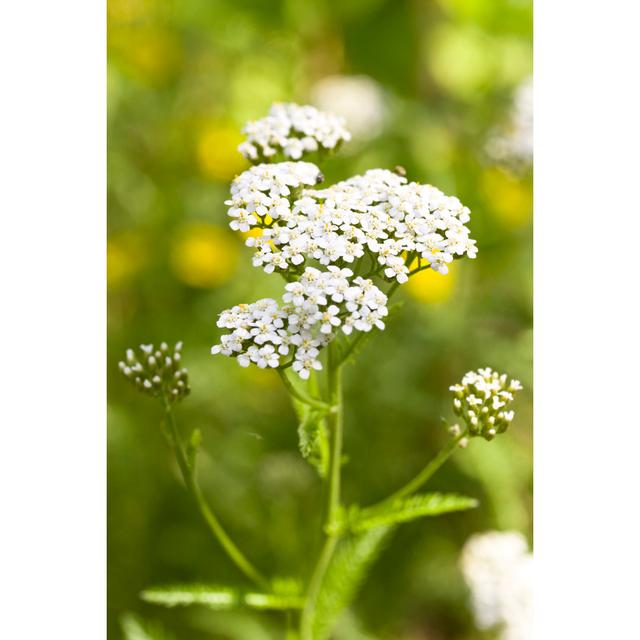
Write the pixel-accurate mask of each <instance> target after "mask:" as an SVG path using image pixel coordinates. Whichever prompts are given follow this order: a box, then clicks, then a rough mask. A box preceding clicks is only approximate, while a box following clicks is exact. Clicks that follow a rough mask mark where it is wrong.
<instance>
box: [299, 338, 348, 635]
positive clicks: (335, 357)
mask: <svg viewBox="0 0 640 640" xmlns="http://www.w3.org/2000/svg"><path fill="white" fill-rule="evenodd" d="M342 361H343V359H341V358H340V357H339V354H338V352H337V348H336V345H334V344H331V345H329V363H328V387H329V389H328V390H329V402H330V403H331V405H333V406H334V407H335V410H334V411H332V412H331V413H330V414H329V416H328V424H329V433H330V435H331V457H330V461H329V495H328V500H327V524H326V525H325V529H324V531H325V535H326V539H325V542H324V546H323V547H322V551H321V552H320V557H319V558H318V561H317V563H316V566H315V568H314V570H313V574H312V576H311V580H310V581H309V586H308V589H307V596H306V599H305V604H304V608H303V610H302V617H301V622H300V625H301V638H302V640H312V638H313V623H314V616H315V608H316V604H317V601H318V595H319V593H320V588H321V587H322V581H323V579H324V576H325V573H326V572H327V569H328V567H329V563H330V562H331V558H332V557H333V553H334V551H335V549H336V546H337V544H338V541H339V538H340V534H339V533H338V529H337V527H336V526H335V524H336V520H337V518H338V516H339V512H340V485H341V467H342V432H343V422H344V420H343V400H342V367H341V364H342Z"/></svg>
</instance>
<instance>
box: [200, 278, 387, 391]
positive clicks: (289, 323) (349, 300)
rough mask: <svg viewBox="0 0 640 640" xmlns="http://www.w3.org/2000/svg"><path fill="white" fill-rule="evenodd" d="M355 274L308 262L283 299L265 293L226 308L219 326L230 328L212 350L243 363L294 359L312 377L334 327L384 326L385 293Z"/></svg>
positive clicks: (295, 367) (276, 363) (267, 364)
mask: <svg viewBox="0 0 640 640" xmlns="http://www.w3.org/2000/svg"><path fill="white" fill-rule="evenodd" d="M352 278H353V272H352V271H351V270H350V269H339V268H338V267H335V266H330V267H329V268H328V270H327V271H320V270H318V269H315V268H314V267H307V269H305V271H304V273H303V274H302V276H301V277H300V279H299V280H297V281H296V282H290V283H288V284H287V285H286V287H285V293H284V295H283V296H282V301H283V304H281V305H280V304H278V303H277V302H276V301H275V300H273V299H271V298H265V299H263V300H258V301H257V302H254V303H253V304H241V305H237V306H235V307H233V308H232V309H229V310H227V311H224V312H222V313H221V314H220V317H219V319H218V327H221V328H224V329H229V330H230V333H228V334H225V335H223V336H222V337H221V339H220V344H218V345H215V346H214V347H212V349H211V353H212V354H214V355H215V354H218V353H220V354H223V355H226V356H235V357H236V358H237V360H238V363H239V364H240V365H241V366H243V367H247V366H249V365H250V364H251V363H254V364H256V365H258V367H260V368H263V369H264V368H267V367H272V368H276V367H280V366H283V365H284V364H289V363H290V364H291V367H292V369H293V370H294V371H295V372H296V373H297V374H298V375H299V376H300V377H301V378H302V379H303V380H306V379H308V378H309V375H310V373H311V371H313V370H319V369H322V364H321V362H320V360H319V355H320V351H321V350H322V348H323V347H325V346H327V345H328V344H329V342H331V340H333V339H334V338H335V336H336V331H338V330H341V331H342V332H343V333H344V334H346V335H349V334H350V333H351V332H352V331H353V330H354V329H355V330H356V331H365V332H366V331H371V329H373V327H377V328H379V329H384V326H385V325H384V321H383V318H384V317H385V316H386V315H387V313H388V310H387V307H386V303H387V296H386V295H385V294H384V293H383V292H382V291H380V289H378V287H376V286H375V285H374V284H373V282H371V280H365V279H364V278H361V277H356V278H353V279H352Z"/></svg>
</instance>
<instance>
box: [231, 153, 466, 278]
mask: <svg viewBox="0 0 640 640" xmlns="http://www.w3.org/2000/svg"><path fill="white" fill-rule="evenodd" d="M284 164H287V170H288V171H292V170H293V169H292V168H291V166H292V165H293V166H295V165H296V163H284ZM297 164H298V165H300V164H305V165H307V163H297ZM269 166H272V167H274V168H275V167H279V166H280V165H261V166H260V167H257V168H261V167H269ZM310 166H312V167H313V166H314V165H310ZM306 171H308V175H309V178H310V177H311V175H312V172H311V170H310V169H307V170H306ZM243 176H244V174H243ZM243 176H240V177H239V178H238V179H237V181H236V183H237V184H236V183H234V185H233V186H232V195H234V193H238V194H240V192H241V195H239V196H238V195H234V197H233V199H232V200H229V201H227V204H230V205H231V208H230V210H229V215H230V216H231V217H232V218H233V221H232V222H231V228H232V229H240V230H248V229H249V227H252V226H258V227H259V228H261V229H263V231H262V235H260V236H258V237H250V238H248V239H247V241H246V244H247V246H249V247H252V248H253V249H254V257H253V264H254V266H258V267H262V268H263V269H264V270H265V271H266V272H268V273H272V272H273V271H274V270H281V271H284V270H288V269H295V268H296V267H297V266H298V265H300V264H302V263H303V262H304V261H306V260H316V261H318V262H319V263H320V264H321V265H329V264H344V263H347V264H352V263H354V262H356V261H357V260H359V259H360V258H362V257H363V256H365V254H368V255H369V256H370V257H371V261H372V262H373V265H374V266H373V268H372V269H370V271H371V273H370V275H374V274H375V275H379V276H381V277H382V278H385V279H386V280H388V281H397V282H398V283H400V284H402V283H404V282H406V281H407V280H408V278H409V274H410V266H411V264H412V263H413V262H414V261H417V266H418V267H422V268H431V269H433V270H435V271H438V272H439V273H442V274H446V273H447V271H448V264H449V263H451V262H452V261H453V260H454V259H455V258H459V257H462V256H464V255H467V256H468V257H470V258H475V256H476V253H477V249H476V246H475V240H472V239H471V238H470V233H469V229H468V228H467V227H466V223H467V222H468V221H469V219H470V215H469V209H468V208H467V207H465V206H464V205H462V204H461V202H460V201H459V200H458V199H457V198H455V197H450V196H446V195H445V194H444V193H442V192H441V191H440V190H439V189H436V188H435V187H432V186H430V185H422V184H418V183H416V182H411V183H407V180H406V178H404V177H402V176H400V175H398V174H396V173H393V172H391V171H387V170H384V169H373V170H370V171H367V172H366V173H365V174H364V175H362V176H354V177H352V178H350V179H348V180H345V181H343V182H338V183H337V184H335V185H333V186H332V187H329V188H327V189H322V190H317V189H304V190H303V191H302V193H301V195H300V196H299V197H297V198H295V199H292V202H291V203H290V202H289V199H288V198H286V197H278V194H276V197H275V198H274V197H271V196H270V195H269V196H267V195H266V194H265V193H264V192H265V191H266V186H265V187H263V188H262V189H261V190H259V195H255V192H256V189H255V188H251V189H248V190H247V189H246V188H243V189H242V190H240V187H239V185H240V183H241V182H242V183H243V185H246V183H247V182H251V183H253V180H248V179H245V178H243ZM306 184H309V182H306ZM265 215H268V216H269V218H268V219H266V218H265Z"/></svg>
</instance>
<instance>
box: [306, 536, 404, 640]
mask: <svg viewBox="0 0 640 640" xmlns="http://www.w3.org/2000/svg"><path fill="white" fill-rule="evenodd" d="M393 530H394V527H376V528H375V529H372V530H370V531H365V532H364V533H360V534H356V535H348V536H346V537H345V538H343V539H342V540H341V541H340V542H339V543H338V547H337V549H336V552H335V553H334V555H333V558H332V559H331V562H330V564H329V567H328V569H327V572H326V573H325V576H324V579H323V581H322V585H321V587H320V591H319V593H318V598H317V601H316V607H315V614H314V618H313V620H312V629H313V638H314V640H327V638H329V635H330V633H331V629H332V627H333V625H334V623H335V622H336V620H337V619H338V617H339V616H340V614H341V613H342V612H343V611H344V610H345V609H346V608H347V607H348V606H349V605H350V604H351V603H352V602H353V599H354V598H355V596H356V594H357V592H358V589H359V587H360V585H361V584H362V582H363V580H364V578H365V577H366V574H367V572H368V570H369V568H370V567H371V565H372V564H373V563H374V562H375V560H376V558H377V557H378V555H379V554H380V552H381V551H382V548H383V546H384V544H385V542H386V541H387V540H388V539H389V538H390V536H391V533H392V531H393Z"/></svg>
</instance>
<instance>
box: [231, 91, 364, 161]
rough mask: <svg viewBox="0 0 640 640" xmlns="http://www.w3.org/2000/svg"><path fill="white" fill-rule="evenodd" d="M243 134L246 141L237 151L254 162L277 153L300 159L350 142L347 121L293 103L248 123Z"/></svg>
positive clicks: (270, 111) (275, 106)
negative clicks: (307, 154) (305, 155)
mask: <svg viewBox="0 0 640 640" xmlns="http://www.w3.org/2000/svg"><path fill="white" fill-rule="evenodd" d="M242 131H243V133H246V134H247V140H246V141H245V142H243V143H242V144H240V146H239V147H238V151H240V153H241V154H242V155H243V156H244V157H245V158H247V159H249V160H251V161H261V160H265V159H266V160H268V159H269V158H272V157H273V156H275V155H276V154H277V153H278V152H281V153H282V154H283V155H284V156H285V157H286V158H291V159H292V160H299V159H300V158H301V157H302V156H303V155H304V154H305V153H313V152H315V151H318V150H320V149H327V150H328V149H335V148H336V147H337V146H338V145H339V144H340V143H342V142H348V141H349V140H351V134H350V133H349V132H348V131H347V129H346V128H345V121H344V118H341V117H339V116H335V115H332V114H329V113H323V112H322V111H318V109H316V108H315V107H311V106H300V105H297V104H292V103H283V104H280V103H279V104H274V105H273V106H272V107H271V109H270V110H269V115H268V116H266V117H265V118H261V119H260V120H255V121H253V122H248V123H247V124H246V125H245V127H244V129H243V130H242Z"/></svg>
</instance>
